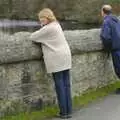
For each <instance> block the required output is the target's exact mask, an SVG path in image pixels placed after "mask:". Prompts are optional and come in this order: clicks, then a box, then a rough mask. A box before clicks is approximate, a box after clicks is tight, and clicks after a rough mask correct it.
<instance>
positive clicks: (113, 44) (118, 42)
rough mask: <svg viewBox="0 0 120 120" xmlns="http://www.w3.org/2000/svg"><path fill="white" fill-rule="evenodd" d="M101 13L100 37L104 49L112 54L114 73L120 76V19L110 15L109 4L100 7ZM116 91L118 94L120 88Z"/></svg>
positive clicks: (110, 8)
mask: <svg viewBox="0 0 120 120" xmlns="http://www.w3.org/2000/svg"><path fill="white" fill-rule="evenodd" d="M101 15H102V17H103V18H104V21H103V25H102V28H101V35H100V37H101V40H102V42H103V45H104V49H105V50H106V51H107V52H110V53H111V55H112V60H113V65H114V70H115V73H116V75H117V76H118V78H120V21H119V20H118V18H117V17H115V16H113V15H112V7H111V6H110V5H104V6H103V7H102V9H101ZM116 92H117V93H119V94H120V88H119V89H117V91H116Z"/></svg>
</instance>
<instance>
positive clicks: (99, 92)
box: [1, 81, 120, 120]
mask: <svg viewBox="0 0 120 120" xmlns="http://www.w3.org/2000/svg"><path fill="white" fill-rule="evenodd" d="M119 87H120V82H119V81H117V82H115V83H112V84H109V85H107V86H104V87H101V88H97V89H88V90H87V91H85V92H84V94H82V95H81V96H75V97H74V98H73V108H74V109H76V108H81V107H83V106H85V105H88V104H89V103H91V102H93V101H95V100H98V99H100V98H103V97H105V96H107V95H109V94H110V93H111V92H113V91H114V90H115V89H117V88H119ZM57 113H58V108H57V107H56V106H52V107H46V108H44V109H43V110H41V111H34V112H29V113H28V112H27V113H21V114H18V115H16V116H6V117H4V118H2V119H1V120H45V119H47V118H52V117H54V116H55V115H56V114H57Z"/></svg>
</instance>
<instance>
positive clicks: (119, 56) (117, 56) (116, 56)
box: [111, 50, 120, 78]
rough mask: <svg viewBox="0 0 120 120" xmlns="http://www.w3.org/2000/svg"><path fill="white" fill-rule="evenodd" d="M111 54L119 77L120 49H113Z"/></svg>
mask: <svg viewBox="0 0 120 120" xmlns="http://www.w3.org/2000/svg"><path fill="white" fill-rule="evenodd" d="M111 54H112V60H113V65H114V70H115V73H116V75H117V76H118V78H120V50H117V51H112V53H111Z"/></svg>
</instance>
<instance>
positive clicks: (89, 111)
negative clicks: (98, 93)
mask: <svg viewBox="0 0 120 120" xmlns="http://www.w3.org/2000/svg"><path fill="white" fill-rule="evenodd" d="M52 120H61V119H59V118H57V119H56V118H54V119H52ZM68 120H120V95H110V96H108V97H106V98H105V99H102V100H100V101H98V102H96V103H94V104H91V105H89V106H88V107H86V108H83V109H81V110H80V111H77V112H75V113H73V117H72V118H70V119H68Z"/></svg>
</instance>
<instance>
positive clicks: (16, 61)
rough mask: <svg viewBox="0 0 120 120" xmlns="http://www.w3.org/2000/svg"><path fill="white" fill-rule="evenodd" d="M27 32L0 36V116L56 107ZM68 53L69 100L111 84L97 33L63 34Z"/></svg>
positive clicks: (39, 55) (50, 84) (110, 70)
mask: <svg viewBox="0 0 120 120" xmlns="http://www.w3.org/2000/svg"><path fill="white" fill-rule="evenodd" d="M30 34H31V33H29V32H18V33H15V34H13V35H10V34H7V33H2V32H1V33H0V100H1V101H0V115H1V116H2V115H4V114H9V113H10V114H11V113H16V112H21V111H26V110H28V109H30V108H35V109H41V108H42V107H44V105H50V104H55V103H56V96H55V91H54V83H53V81H52V76H51V75H49V74H46V70H45V67H44V62H43V58H42V52H41V47H40V46H37V45H35V44H33V43H32V41H30V39H29V36H30ZM65 36H66V38H67V40H68V42H69V45H70V48H71V51H72V58H73V59H72V60H73V61H72V62H73V67H72V70H71V80H72V82H71V84H72V96H79V95H80V94H81V93H83V92H84V91H85V90H87V89H89V88H97V87H101V86H104V85H107V84H108V83H110V82H113V81H115V78H116V76H115V75H114V72H113V68H112V61H111V58H108V57H107V54H106V53H104V52H103V50H102V44H101V41H100V39H99V29H91V30H75V31H65Z"/></svg>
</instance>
